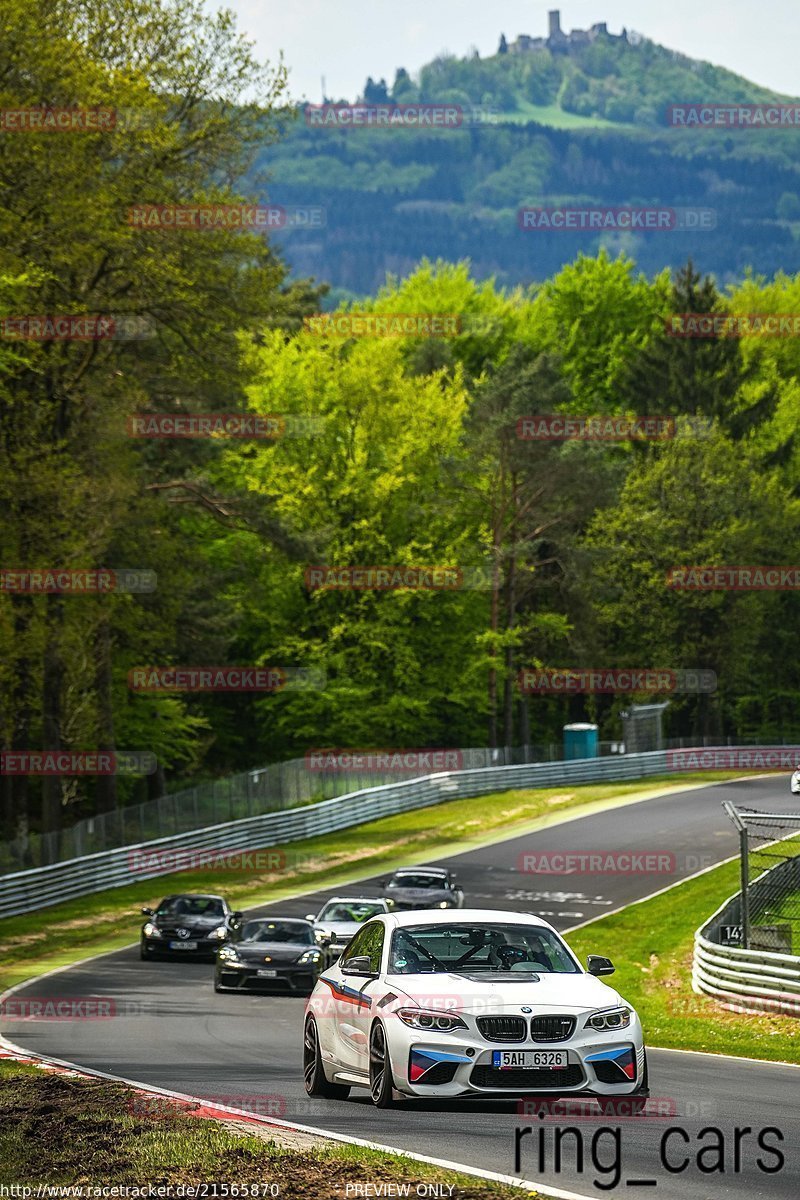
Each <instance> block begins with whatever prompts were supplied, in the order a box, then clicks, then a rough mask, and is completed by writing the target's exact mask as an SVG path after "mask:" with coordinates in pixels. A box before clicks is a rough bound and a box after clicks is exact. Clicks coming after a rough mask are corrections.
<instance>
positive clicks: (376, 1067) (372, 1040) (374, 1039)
mask: <svg viewBox="0 0 800 1200" xmlns="http://www.w3.org/2000/svg"><path fill="white" fill-rule="evenodd" d="M393 1093H394V1080H393V1078H392V1064H391V1063H390V1061H389V1050H388V1047H387V1045H386V1030H385V1029H384V1028H383V1025H381V1023H380V1021H376V1022H375V1024H374V1025H373V1026H372V1029H371V1030H370V1035H369V1094H370V1096H371V1097H372V1103H373V1104H374V1105H375V1107H376V1108H393V1107H394V1094H393Z"/></svg>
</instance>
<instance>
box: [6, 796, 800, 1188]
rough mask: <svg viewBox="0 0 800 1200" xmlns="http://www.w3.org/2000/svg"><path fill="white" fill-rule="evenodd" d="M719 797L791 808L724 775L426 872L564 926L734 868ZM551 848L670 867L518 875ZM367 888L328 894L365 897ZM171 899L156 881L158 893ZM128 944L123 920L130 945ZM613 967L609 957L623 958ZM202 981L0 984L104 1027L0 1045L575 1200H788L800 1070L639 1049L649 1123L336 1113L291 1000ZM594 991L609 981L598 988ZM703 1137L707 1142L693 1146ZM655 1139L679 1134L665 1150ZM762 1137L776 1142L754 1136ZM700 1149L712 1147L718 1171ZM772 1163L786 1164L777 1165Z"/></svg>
mask: <svg viewBox="0 0 800 1200" xmlns="http://www.w3.org/2000/svg"><path fill="white" fill-rule="evenodd" d="M724 800H731V801H733V802H734V803H736V804H737V805H740V806H744V807H751V808H757V809H762V810H766V811H770V812H792V811H797V806H798V801H797V797H793V796H791V795H790V793H789V787H788V779H787V778H786V777H785V776H779V777H778V776H773V777H759V778H752V779H746V780H736V781H733V782H727V783H718V784H714V785H712V786H708V787H702V788H696V789H695V788H693V789H691V790H682V791H679V792H676V793H673V794H669V795H660V796H658V797H656V798H653V799H649V800H642V801H639V802H636V803H634V804H628V805H623V806H621V807H618V808H610V809H608V810H607V811H604V812H601V813H594V814H592V815H587V816H583V817H580V816H578V817H570V816H567V817H565V819H564V820H561V821H559V822H558V823H556V824H553V825H550V826H548V828H546V829H542V830H539V831H538V832H535V833H528V834H525V835H524V836H522V837H520V836H517V837H514V838H511V839H509V840H507V841H504V842H496V843H494V844H492V845H486V846H482V847H481V848H479V849H475V850H471V851H469V852H467V853H463V854H459V855H457V856H455V857H452V858H448V859H431V862H435V863H436V864H437V865H447V866H449V867H452V868H453V869H454V870H456V871H457V873H458V878H459V882H460V883H461V884H462V886H463V888H464V891H465V896H466V905H467V906H468V907H475V908H497V909H506V910H514V911H522V912H525V911H530V912H535V913H539V914H540V915H542V916H544V917H546V919H547V920H549V921H550V922H551V923H552V924H553V925H555V926H556V928H558V929H560V930H562V931H568V930H569V929H572V928H575V927H576V926H578V925H582V924H585V923H586V922H588V921H591V920H594V919H595V918H596V917H599V916H602V915H604V914H605V913H609V912H612V911H614V910H617V909H619V908H621V907H624V906H626V905H628V904H630V903H632V902H634V901H636V900H640V899H642V898H644V897H646V896H648V895H651V894H653V893H654V892H657V891H660V890H662V889H663V888H664V887H666V886H669V885H670V884H672V883H675V882H676V881H678V880H680V879H681V878H684V877H688V876H690V875H693V874H696V873H697V871H698V870H701V869H703V868H705V867H708V866H710V865H712V864H715V863H719V862H722V861H724V860H726V859H730V858H732V857H733V856H735V855H736V854H737V851H738V839H737V835H736V832H735V830H734V828H733V826H732V825H731V823H730V822H729V821H728V819H727V818H726V816H725V814H724V813H723V811H722V809H721V807H720V806H721V803H722V802H723V801H724ZM354 838H357V832H354ZM564 852H571V853H573V854H596V853H598V852H613V853H615V854H621V853H624V852H631V853H635V854H660V855H664V854H670V855H673V856H674V864H675V865H674V870H673V871H672V872H671V873H670V874H669V875H664V874H645V873H631V874H581V873H579V872H573V873H571V874H564V875H556V874H549V875H546V876H545V875H534V874H531V873H526V872H521V871H520V870H518V865H519V864H520V861H521V856H522V855H523V854H526V853H532V854H552V855H555V854H557V853H564ZM378 878H379V877H372V878H368V879H365V880H364V881H363V883H360V884H357V885H352V884H350V885H348V886H347V887H345V888H338V889H336V892H338V893H339V894H348V895H353V894H363V895H377V894H378V887H377V884H378ZM156 884H157V881H154V890H155V885H156ZM171 887H173V884H172V883H171V882H166V881H165V888H164V890H165V892H168V891H169V890H170V888H171ZM333 894H336V893H335V892H334V891H332V890H323V891H316V892H309V893H308V894H306V895H304V896H302V897H297V898H295V899H292V900H287V901H282V902H280V903H279V904H272V905H267V906H262V907H260V908H258V909H253V910H249V911H250V912H252V913H253V914H257V913H269V912H272V913H278V912H280V913H283V914H285V915H293V916H304V915H306V914H307V913H310V912H312V911H317V910H318V908H319V907H320V906H321V904H322V902H323V901H324V900H326V899H327V898H328V897H329V896H331V895H333ZM719 899H720V902H721V901H722V900H723V899H725V897H724V896H720V898H719ZM707 915H708V916H710V915H711V914H710V913H708V914H707ZM137 933H138V925H137V914H136V913H132V914H131V934H132V938H133V937H135V936H136V934H137ZM567 940H569V938H568V939H567ZM612 957H613V958H615V959H616V960H617V961H622V960H624V958H625V946H624V945H620V946H619V947H617V948H616V950H615V952H614V954H613V955H612ZM212 971H213V969H212V967H211V966H210V965H209V964H203V963H190V962H181V961H175V962H156V963H151V962H142V961H140V959H139V949H138V944H137V945H136V946H131V947H129V948H126V949H125V950H121V951H117V952H115V953H113V954H108V955H104V956H102V957H99V958H95V959H91V960H89V961H87V962H85V963H82V964H79V965H76V966H74V967H70V968H68V969H63V970H60V971H58V972H56V973H53V974H50V975H47V976H43V977H41V978H40V979H38V980H32V981H30V982H29V983H27V984H26V985H24V987H23V988H21V989H15V994H16V995H17V996H19V997H24V995H25V994H26V993H27V994H28V995H29V996H32V995H35V996H36V997H41V998H45V997H48V998H50V997H52V998H59V999H60V998H63V997H80V998H88V997H95V998H97V997H102V998H111V999H112V1000H113V1001H114V1006H113V1008H114V1016H113V1018H112V1019H106V1020H103V1019H100V1020H87V1021H76V1020H68V1021H58V1020H51V1021H42V1020H36V1019H32V1018H27V1019H16V1020H15V1019H11V1018H10V1017H8V1016H2V1017H0V1033H2V1035H3V1037H4V1038H6V1039H7V1040H8V1042H9V1043H11V1044H13V1045H14V1046H16V1047H20V1048H22V1049H24V1050H25V1051H28V1052H30V1053H32V1054H38V1055H43V1056H46V1057H51V1058H55V1059H59V1060H62V1061H66V1062H69V1063H73V1064H76V1065H78V1066H83V1067H86V1068H87V1069H90V1070H94V1071H100V1072H104V1073H108V1074H110V1075H113V1076H117V1077H120V1078H123V1079H126V1080H129V1081H136V1082H139V1083H142V1084H144V1085H148V1086H155V1087H159V1088H166V1089H169V1090H172V1091H175V1092H180V1093H185V1094H187V1095H191V1096H196V1097H201V1098H204V1099H208V1100H209V1101H212V1102H214V1103H217V1104H221V1105H227V1106H230V1107H233V1108H244V1109H245V1110H247V1109H252V1111H255V1112H257V1113H260V1114H262V1115H265V1116H270V1115H272V1116H275V1117H280V1118H282V1119H283V1120H287V1121H294V1122H298V1123H299V1124H301V1125H304V1126H309V1127H314V1128H318V1129H320V1130H322V1131H333V1132H336V1133H338V1134H344V1135H349V1136H353V1137H357V1138H362V1139H367V1140H369V1141H371V1142H375V1143H378V1144H380V1145H382V1146H385V1147H387V1148H391V1149H397V1150H406V1151H410V1152H413V1153H416V1154H423V1155H428V1156H431V1157H433V1158H437V1159H447V1160H449V1161H451V1162H453V1163H459V1164H463V1165H465V1166H467V1167H474V1168H481V1169H483V1170H486V1171H493V1172H498V1173H499V1174H502V1175H517V1176H519V1177H521V1178H522V1179H525V1180H529V1181H536V1182H537V1183H542V1184H544V1185H548V1186H551V1187H555V1188H562V1189H566V1190H570V1191H575V1192H579V1193H582V1194H584V1195H594V1196H603V1195H613V1196H622V1195H628V1196H630V1195H636V1194H637V1193H642V1192H644V1193H645V1194H650V1195H656V1196H662V1197H666V1198H668V1200H678V1198H680V1200H720V1198H723V1197H732V1198H733V1197H741V1198H742V1200H744V1198H747V1200H757V1198H758V1197H769V1198H770V1200H778V1198H785V1200H797V1197H798V1196H800V1104H798V1101H799V1100H800V1067H794V1066H788V1065H786V1066H784V1065H781V1064H778V1063H762V1062H754V1061H751V1060H746V1059H736V1058H725V1057H721V1056H716V1055H714V1056H712V1055H705V1054H696V1053H689V1052H683V1051H672V1050H659V1049H653V1048H651V1049H650V1050H649V1052H648V1057H649V1067H650V1090H651V1095H652V1097H653V1098H654V1103H653V1106H652V1107H653V1108H654V1112H653V1114H652V1115H649V1114H647V1115H645V1116H643V1117H639V1118H629V1119H617V1118H609V1117H605V1116H603V1114H602V1113H601V1112H600V1110H599V1107H598V1108H597V1111H596V1113H594V1112H591V1113H590V1112H589V1110H590V1109H591V1108H592V1105H591V1102H588V1103H587V1104H586V1105H585V1106H582V1109H581V1112H580V1113H579V1114H578V1115H567V1116H564V1115H561V1116H557V1115H545V1116H544V1117H542V1118H538V1117H537V1116H536V1115H530V1116H524V1115H520V1113H519V1111H518V1101H517V1100H516V1099H515V1100H511V1101H500V1100H495V1099H486V1100H484V1099H482V1098H481V1099H477V1100H473V1099H470V1100H467V1101H463V1102H447V1103H444V1102H435V1103H434V1102H430V1103H426V1102H423V1101H417V1100H413V1101H407V1102H404V1103H401V1104H399V1105H398V1106H397V1107H396V1108H394V1109H393V1110H378V1109H375V1108H373V1106H372V1104H371V1102H370V1099H369V1096H368V1094H367V1092H366V1091H361V1090H359V1089H354V1090H353V1091H352V1092H351V1094H350V1098H349V1099H347V1100H345V1101H331V1100H320V1099H314V1100H310V1099H309V1098H308V1097H307V1096H306V1095H305V1092H304V1089H303V1078H302V1067H301V1052H302V1051H301V1047H302V1023H303V1010H304V1005H305V999H304V997H303V996H299V995H297V996H284V995H247V994H241V995H239V994H216V993H215V992H214V991H213V987H212ZM608 982H609V984H610V985H611V986H612V987H613V986H614V978H613V977H612V978H611V979H610V980H608ZM687 1019H692V1018H691V1017H688V1018H687ZM645 1037H647V1028H646V1025H645ZM559 1126H560V1127H561V1128H562V1129H563V1128H564V1127H565V1126H568V1127H569V1128H570V1130H574V1133H570V1135H569V1136H568V1137H567V1136H563V1135H562V1139H561V1141H562V1144H561V1162H560V1163H557V1161H556V1154H555V1149H556V1137H555V1135H556V1130H557V1128H558V1127H559ZM528 1127H529V1128H530V1132H527V1133H519V1132H518V1131H519V1130H524V1129H526V1128H528ZM709 1127H713V1128H714V1129H715V1130H717V1131H718V1134H717V1133H714V1134H707V1133H706V1134H705V1135H704V1136H703V1137H702V1138H700V1137H699V1135H700V1133H701V1131H702V1130H707V1129H708V1128H709ZM668 1129H672V1130H678V1132H674V1133H672V1134H671V1135H670V1137H669V1138H668V1139H667V1142H666V1145H664V1135H665V1132H666V1131H667V1130H668ZM770 1129H772V1130H777V1131H779V1134H780V1135H781V1137H778V1136H776V1134H775V1133H774V1132H773V1133H769V1132H764V1131H767V1130H770ZM737 1131H738V1132H737ZM781 1139H782V1140H781ZM710 1142H714V1143H715V1144H716V1145H717V1146H718V1147H721V1148H722V1153H723V1156H724V1157H723V1162H724V1167H725V1169H724V1172H721V1171H719V1170H718V1169H717V1168H718V1164H719V1156H718V1153H717V1151H715V1152H714V1153H713V1154H712V1153H711V1152H710V1151H709V1150H708V1148H707V1147H708V1146H709V1144H710ZM704 1147H706V1149H705V1150H704ZM778 1152H779V1153H780V1155H782V1157H783V1160H784V1161H783V1163H782V1165H781V1167H780V1169H779V1170H776V1169H775V1168H776V1166H777V1165H778V1162H779V1158H778ZM709 1168H710V1169H709Z"/></svg>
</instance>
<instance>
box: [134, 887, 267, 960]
mask: <svg viewBox="0 0 800 1200" xmlns="http://www.w3.org/2000/svg"><path fill="white" fill-rule="evenodd" d="M142 915H143V916H145V917H147V920H146V921H145V923H144V925H143V926H142V938H141V948H140V955H141V957H142V958H144V959H148V958H173V957H175V958H177V957H178V956H180V957H181V958H202V959H209V960H212V961H213V959H214V958H215V956H216V953H217V948H218V946H219V945H220V944H221V943H222V942H224V941H225V939H226V938H227V937H229V936H230V934H231V932H232V930H233V929H234V928H235V926H236V923H237V922H238V921H240V920H241V919H242V916H243V914H242V913H240V912H232V911H231V907H230V905H229V904H228V902H227V900H224V899H223V898H222V896H197V895H190V894H185V895H178V896H166V897H165V898H164V899H163V900H162V901H161V903H160V904H159V906H158V908H157V909H156V910H155V911H153V909H152V908H143V909H142Z"/></svg>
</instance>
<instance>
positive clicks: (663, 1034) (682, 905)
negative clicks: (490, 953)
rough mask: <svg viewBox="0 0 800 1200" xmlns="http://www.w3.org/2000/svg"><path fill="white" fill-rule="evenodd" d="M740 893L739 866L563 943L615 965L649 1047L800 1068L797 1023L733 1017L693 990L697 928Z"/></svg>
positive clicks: (597, 924)
mask: <svg viewBox="0 0 800 1200" xmlns="http://www.w3.org/2000/svg"><path fill="white" fill-rule="evenodd" d="M738 890H739V863H738V860H737V861H736V862H730V863H725V864H724V865H723V866H721V867H717V868H715V869H714V870H713V871H708V872H706V873H705V874H703V875H699V876H697V877H696V878H695V879H689V880H687V881H686V882H685V883H681V884H678V885H677V886H676V887H673V888H670V889H669V891H666V892H664V893H663V894H662V895H660V896H654V897H653V898H652V899H650V900H643V901H641V902H639V903H638V904H631V905H629V907H628V908H626V909H624V910H623V911H622V912H619V913H613V914H610V915H609V916H607V917H600V918H599V919H598V920H596V921H592V922H591V924H589V925H584V926H582V927H581V928H580V929H578V930H576V931H575V932H574V933H567V934H566V938H567V941H568V942H569V944H570V946H572V948H573V949H574V950H575V951H576V953H577V954H578V955H579V956H580V957H581V958H582V959H584V960H585V957H586V955H587V954H605V955H607V956H608V957H609V958H610V959H612V960H613V962H614V964H615V966H616V968H617V972H616V974H615V975H614V977H613V978H612V979H609V980H608V983H609V984H610V985H611V986H612V987H614V988H616V989H617V990H618V991H619V992H620V993H621V995H623V996H624V997H625V999H626V1000H627V1001H629V1003H630V1004H632V1005H633V1006H634V1008H635V1009H636V1010H637V1012H638V1013H639V1016H640V1017H641V1019H642V1025H643V1026H644V1034H645V1041H646V1042H647V1044H648V1045H651V1046H658V1047H661V1048H662V1049H665V1050H704V1051H707V1052H708V1053H712V1054H730V1055H737V1056H743V1057H745V1058H763V1059H770V1060H772V1061H776V1062H789V1063H800V1020H798V1019H797V1018H795V1017H782V1016H773V1015H771V1014H764V1015H759V1016H750V1015H748V1014H747V1013H740V1012H728V1011H727V1010H726V1009H724V1008H721V1007H720V1006H719V1005H718V1004H716V1003H715V1002H714V1001H713V1000H712V999H711V998H710V997H706V996H700V995H697V994H696V993H695V992H693V991H692V984H691V979H692V948H693V945H694V934H695V930H696V929H698V928H699V927H700V926H701V925H702V924H703V923H704V922H705V921H707V920H708V918H709V917H710V916H711V914H712V913H714V912H716V910H717V909H718V908H719V906H720V905H721V904H722V903H723V901H725V900H727V898H728V897H729V896H732V895H733V894H734V893H735V892H737V891H738Z"/></svg>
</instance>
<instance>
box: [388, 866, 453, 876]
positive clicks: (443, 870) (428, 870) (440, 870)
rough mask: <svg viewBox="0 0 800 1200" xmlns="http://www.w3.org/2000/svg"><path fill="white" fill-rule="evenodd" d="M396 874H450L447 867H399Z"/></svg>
mask: <svg viewBox="0 0 800 1200" xmlns="http://www.w3.org/2000/svg"><path fill="white" fill-rule="evenodd" d="M394 873H395V875H449V874H450V872H449V870H448V869H447V867H398V868H397V870H396V871H395V872H394Z"/></svg>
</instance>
